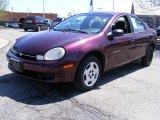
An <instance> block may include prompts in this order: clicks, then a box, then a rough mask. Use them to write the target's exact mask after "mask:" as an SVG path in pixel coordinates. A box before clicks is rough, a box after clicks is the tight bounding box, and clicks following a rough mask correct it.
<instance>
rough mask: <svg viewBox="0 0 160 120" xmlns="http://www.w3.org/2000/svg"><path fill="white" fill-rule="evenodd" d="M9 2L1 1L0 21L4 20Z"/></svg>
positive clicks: (6, 0) (7, 0)
mask: <svg viewBox="0 0 160 120" xmlns="http://www.w3.org/2000/svg"><path fill="white" fill-rule="evenodd" d="M8 3H9V0H0V20H2V19H3V17H4V16H5V14H6V11H5V10H6V8H7V6H8Z"/></svg>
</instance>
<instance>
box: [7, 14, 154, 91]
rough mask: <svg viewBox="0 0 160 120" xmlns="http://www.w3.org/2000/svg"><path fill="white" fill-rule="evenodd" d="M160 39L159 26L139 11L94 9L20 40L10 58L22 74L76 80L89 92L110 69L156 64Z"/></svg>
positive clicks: (13, 66) (10, 66)
mask: <svg viewBox="0 0 160 120" xmlns="http://www.w3.org/2000/svg"><path fill="white" fill-rule="evenodd" d="M77 21H78V23H79V24H78V25H77V24H76V23H77ZM156 42H157V35H156V31H155V30H153V29H150V28H148V27H146V26H145V24H144V23H143V22H142V21H141V20H140V19H139V18H137V17H136V16H134V15H131V14H127V13H126V14H125V13H112V12H90V13H82V14H78V15H75V16H72V17H70V18H68V19H66V20H65V21H63V22H61V23H59V24H58V25H56V26H55V27H54V28H53V29H51V30H49V31H43V32H40V33H34V34H31V35H27V36H24V37H21V38H19V39H17V40H16V43H15V44H14V45H13V47H12V48H11V49H10V50H9V51H8V53H7V59H8V66H9V68H10V69H11V70H12V71H13V72H15V73H17V74H19V75H21V76H24V77H27V78H31V79H34V80H39V81H43V82H73V83H74V85H75V86H76V87H77V88H78V89H79V90H82V91H87V90H91V89H92V88H93V87H94V86H95V85H96V83H97V81H98V80H99V78H100V76H101V75H102V74H103V73H104V71H106V70H110V69H113V68H117V67H119V66H122V65H124V64H127V63H129V62H132V61H134V60H137V59H140V60H141V64H142V65H143V66H145V67H147V66H150V64H151V62H152V58H153V51H154V49H155V47H156Z"/></svg>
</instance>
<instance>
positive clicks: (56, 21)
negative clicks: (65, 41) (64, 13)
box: [51, 18, 63, 27]
mask: <svg viewBox="0 0 160 120" xmlns="http://www.w3.org/2000/svg"><path fill="white" fill-rule="evenodd" d="M62 21H63V19H62V18H54V19H52V25H51V27H54V26H55V25H57V24H58V23H60V22H62Z"/></svg>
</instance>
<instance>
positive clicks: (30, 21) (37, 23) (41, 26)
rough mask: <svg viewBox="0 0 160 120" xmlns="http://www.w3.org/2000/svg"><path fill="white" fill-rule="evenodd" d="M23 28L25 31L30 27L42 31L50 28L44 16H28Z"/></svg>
mask: <svg viewBox="0 0 160 120" xmlns="http://www.w3.org/2000/svg"><path fill="white" fill-rule="evenodd" d="M23 28H24V30H25V31H28V30H29V29H33V30H36V31H41V30H46V29H49V25H48V24H47V23H46V21H45V19H44V18H43V17H42V16H27V17H26V18H25V21H24V25H23Z"/></svg>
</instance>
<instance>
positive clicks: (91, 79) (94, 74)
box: [83, 62, 99, 86]
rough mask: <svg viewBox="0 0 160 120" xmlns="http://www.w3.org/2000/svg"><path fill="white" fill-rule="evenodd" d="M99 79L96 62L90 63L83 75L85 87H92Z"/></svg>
mask: <svg viewBox="0 0 160 120" xmlns="http://www.w3.org/2000/svg"><path fill="white" fill-rule="evenodd" d="M98 77H99V66H98V64H97V63H96V62H90V63H89V64H88V65H87V66H86V68H85V70H84V74H83V81H84V84H85V85H86V86H92V85H94V84H95V83H96V81H97V79H98Z"/></svg>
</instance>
